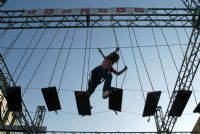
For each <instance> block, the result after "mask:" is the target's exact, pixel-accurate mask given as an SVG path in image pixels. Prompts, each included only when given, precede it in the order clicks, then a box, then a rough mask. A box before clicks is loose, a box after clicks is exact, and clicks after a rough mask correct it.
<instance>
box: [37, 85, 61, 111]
mask: <svg viewBox="0 0 200 134" xmlns="http://www.w3.org/2000/svg"><path fill="white" fill-rule="evenodd" d="M41 90H42V94H43V97H44V100H45V102H46V105H47V108H48V110H49V111H57V110H60V109H61V106H60V101H59V98H58V93H57V89H56V87H55V86H53V87H47V88H42V89H41Z"/></svg>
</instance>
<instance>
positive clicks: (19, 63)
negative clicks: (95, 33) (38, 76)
mask: <svg viewBox="0 0 200 134" xmlns="http://www.w3.org/2000/svg"><path fill="white" fill-rule="evenodd" d="M38 31H39V29H37V30H36V31H35V33H34V35H33V37H32V39H31V41H30V42H29V45H28V46H27V48H26V49H25V51H24V53H23V55H22V57H21V59H20V61H19V62H18V64H17V67H16V69H15V71H14V73H13V74H12V76H13V77H14V76H15V74H16V72H17V70H18V69H19V66H20V65H21V63H22V61H23V59H24V57H25V55H26V54H27V51H28V49H29V48H30V46H31V44H32V42H33V40H34V38H35V36H36V35H37V33H38Z"/></svg>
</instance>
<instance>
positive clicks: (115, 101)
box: [109, 87, 123, 112]
mask: <svg viewBox="0 0 200 134" xmlns="http://www.w3.org/2000/svg"><path fill="white" fill-rule="evenodd" d="M122 97H123V89H120V88H115V87H111V88H110V94H109V109H111V110H114V111H119V112H121V108H122Z"/></svg>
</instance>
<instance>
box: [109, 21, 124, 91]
mask: <svg viewBox="0 0 200 134" xmlns="http://www.w3.org/2000/svg"><path fill="white" fill-rule="evenodd" d="M111 23H112V25H113V22H112V21H111ZM112 29H113V33H114V37H115V43H116V51H118V52H119V54H120V56H121V58H122V62H123V64H124V67H126V64H125V60H124V57H123V55H122V52H121V50H120V46H119V42H118V40H117V34H116V31H115V28H114V27H112ZM117 71H118V63H117ZM126 72H127V70H126V71H125V73H124V77H123V80H122V84H121V88H122V87H123V84H124V80H125V77H126ZM116 86H117V77H116Z"/></svg>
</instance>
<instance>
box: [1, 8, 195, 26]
mask: <svg viewBox="0 0 200 134" xmlns="http://www.w3.org/2000/svg"><path fill="white" fill-rule="evenodd" d="M24 12H25V11H24V10H10V11H0V22H1V23H0V29H33V28H86V27H91V28H102V27H104V28H108V27H120V28H122V27H137V28H138V27H165V28H166V27H190V28H191V27H192V23H191V22H192V21H191V20H192V17H193V16H197V15H196V14H195V9H193V8H149V9H148V13H146V14H141V13H140V14H139V13H138V14H116V15H114V14H110V15H42V16H36V15H35V16H24V15H23V13H24Z"/></svg>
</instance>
